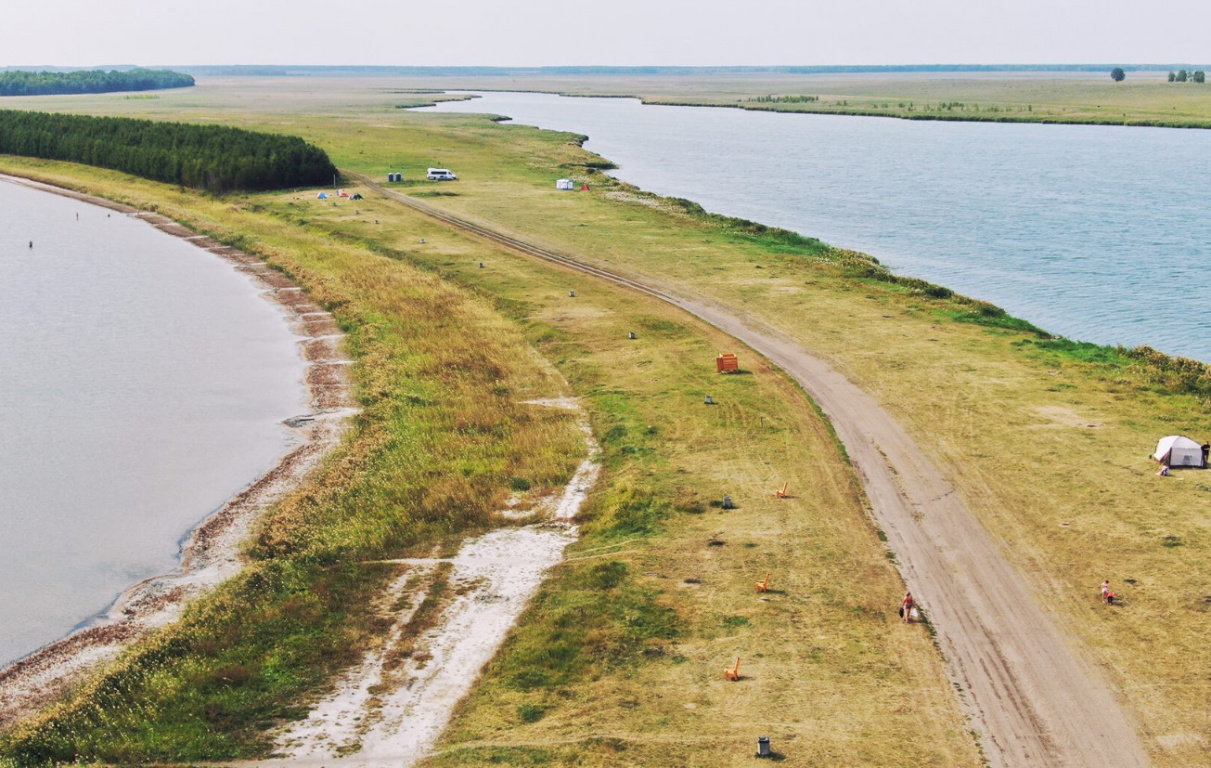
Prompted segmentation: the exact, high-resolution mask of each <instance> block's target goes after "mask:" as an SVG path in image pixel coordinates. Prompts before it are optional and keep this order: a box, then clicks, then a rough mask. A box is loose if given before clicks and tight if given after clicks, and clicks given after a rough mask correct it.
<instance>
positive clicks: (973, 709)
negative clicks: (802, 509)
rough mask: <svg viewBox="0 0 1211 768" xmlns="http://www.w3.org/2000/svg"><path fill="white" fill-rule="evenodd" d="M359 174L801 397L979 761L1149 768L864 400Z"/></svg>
mask: <svg viewBox="0 0 1211 768" xmlns="http://www.w3.org/2000/svg"><path fill="white" fill-rule="evenodd" d="M363 180H364V181H365V182H366V183H367V185H369V186H371V187H372V188H374V189H376V190H378V191H379V192H381V193H383V194H384V195H386V196H388V197H390V198H392V199H394V200H398V201H400V202H402V203H404V204H406V205H408V206H410V207H412V208H414V209H416V210H419V211H422V212H424V213H426V214H428V215H429V216H432V217H434V218H436V219H438V220H440V221H443V222H445V223H446V224H448V225H450V226H452V227H455V228H457V229H459V230H462V231H465V232H470V233H473V234H475V235H478V236H480V237H483V238H486V239H488V240H491V241H493V242H496V243H498V244H501V245H504V246H507V247H509V248H512V249H514V250H518V251H521V252H523V253H526V254H529V255H531V256H536V257H538V258H542V259H546V260H548V261H553V262H556V263H559V264H562V265H564V266H567V267H570V268H572V269H576V270H579V271H582V272H587V273H589V274H592V275H595V276H597V277H600V278H604V279H606V280H610V281H611V282H614V283H617V284H620V285H624V286H627V287H630V288H633V289H635V290H638V291H641V292H643V293H646V294H648V295H651V296H655V297H657V298H659V299H662V300H664V301H667V302H669V303H671V304H673V305H675V306H678V307H680V308H682V309H684V310H685V311H687V312H689V313H691V314H693V315H695V316H696V317H698V318H700V319H702V320H704V321H706V322H707V323H710V324H711V325H713V326H715V327H716V328H718V329H719V330H721V331H723V332H724V333H727V334H729V335H731V336H733V337H734V338H736V339H738V340H739V341H741V342H743V343H744V344H747V345H748V346H749V347H751V348H752V349H753V350H755V351H757V352H759V353H760V354H762V355H763V356H765V357H766V358H768V359H769V360H770V361H771V362H773V363H774V364H775V365H777V366H779V367H780V368H782V369H783V370H784V371H786V372H787V373H788V374H789V375H790V376H792V377H793V378H794V379H795V380H796V381H798V382H799V383H800V385H802V386H803V388H804V389H805V390H806V391H807V392H808V393H810V394H811V396H812V397H813V398H814V399H815V401H816V402H817V403H818V404H819V406H820V408H821V409H822V410H823V411H824V413H825V414H826V415H827V416H828V418H829V419H830V420H831V421H832V424H833V426H834V428H835V429H836V432H837V435H838V437H839V438H840V439H841V441H842V443H844V445H845V448H846V450H847V451H848V453H849V456H850V458H851V459H852V461H853V464H854V467H855V468H856V470H857V472H858V475H859V477H860V479H861V482H862V484H863V487H864V488H865V490H866V494H867V497H868V498H869V500H870V504H871V508H872V510H873V514H874V517H875V520H876V521H877V523H878V524H879V526H880V527H882V528H883V530H884V531H885V532H886V533H887V536H888V542H889V545H890V546H891V548H892V549H893V550H894V551H895V553H896V556H897V558H898V562H899V567H900V572H901V573H902V575H903V577H904V580H905V582H906V583H907V584H908V587H909V589H911V590H912V591H913V593H914V594H916V595H920V596H921V597H922V605H923V607H924V608H925V609H926V611H927V612H928V615H929V617H930V620H931V622H932V623H933V626H934V627H935V629H936V630H937V637H938V641H939V643H940V645H941V648H942V652H943V653H944V654H945V657H946V661H947V665H948V669H949V673H950V675H951V676H952V678H953V680H954V682H955V683H956V684H957V685H958V686H959V687H960V688H961V690H962V692H963V695H961V696H960V701H961V703H962V705H963V706H964V707H965V708H966V709H967V711H968V712H969V714H970V716H971V718H972V723H973V726H974V727H975V728H976V729H977V730H978V731H979V732H980V737H981V744H982V745H983V748H984V751H985V754H986V756H987V758H988V760H989V762H990V763H991V764H992V765H993V766H1012V767H1014V768H1020V767H1022V766H1032V767H1033V766H1091V767H1093V766H1096V767H1097V768H1110V767H1112V766H1146V765H1148V764H1149V760H1148V756H1147V754H1146V752H1145V751H1144V749H1143V746H1142V744H1141V743H1140V740H1139V738H1138V736H1137V734H1136V732H1135V729H1134V727H1133V726H1132V724H1131V722H1130V720H1129V718H1128V717H1127V716H1126V714H1125V712H1124V711H1123V709H1122V707H1121V705H1120V704H1119V702H1118V700H1117V698H1116V696H1115V694H1114V692H1113V691H1112V690H1111V688H1110V686H1109V685H1108V684H1107V683H1106V681H1105V680H1104V679H1102V677H1101V675H1100V674H1099V673H1098V672H1097V670H1096V669H1094V668H1093V667H1092V665H1091V664H1090V663H1089V662H1088V661H1087V660H1086V658H1085V656H1084V655H1083V653H1082V651H1081V649H1080V647H1079V643H1078V642H1077V641H1076V639H1075V638H1072V637H1068V636H1065V635H1064V634H1063V633H1061V631H1060V630H1059V628H1058V627H1057V626H1056V624H1055V622H1053V621H1052V619H1051V618H1050V616H1049V615H1048V614H1047V612H1046V611H1044V609H1043V607H1042V606H1041V605H1040V604H1039V602H1038V600H1037V598H1036V596H1035V595H1034V594H1033V593H1032V591H1031V590H1030V589H1029V588H1028V586H1027V581H1026V579H1025V578H1023V576H1022V575H1021V574H1020V573H1018V572H1017V571H1016V569H1015V568H1014V567H1013V566H1011V565H1010V564H1009V562H1008V561H1006V560H1005V558H1004V557H1003V556H1002V554H1001V552H1000V551H999V550H998V549H997V546H996V545H995V543H994V542H993V541H992V539H991V537H990V536H989V535H988V533H987V532H986V531H985V530H984V528H983V527H982V526H981V524H980V523H979V522H978V521H977V520H976V519H975V517H974V516H973V515H972V514H971V512H970V511H969V510H968V509H967V507H966V505H965V504H964V501H963V499H962V498H961V497H960V496H959V494H957V493H956V492H955V489H954V488H953V487H952V486H951V485H950V484H949V483H948V482H947V480H946V477H945V476H944V474H943V473H942V472H941V471H940V470H939V469H938V467H937V466H936V465H935V464H934V463H933V462H932V461H931V460H930V459H929V457H928V456H926V455H925V453H924V452H922V451H921V449H920V448H919V447H918V446H917V445H916V444H915V443H914V441H913V440H912V439H911V438H910V437H909V436H908V434H907V433H906V432H905V431H904V430H903V429H902V428H901V427H900V425H899V424H898V423H897V422H896V421H895V420H894V419H893V418H892V417H891V416H890V414H888V413H887V412H886V411H885V410H884V409H883V408H882V407H881V406H880V405H879V403H878V402H877V401H876V400H875V399H874V398H873V397H871V396H870V395H868V394H867V393H866V392H864V391H862V390H861V389H859V388H858V387H857V386H856V385H854V384H853V383H852V382H850V381H849V380H848V379H846V378H845V377H844V376H842V375H841V374H839V373H838V372H837V371H836V370H834V369H833V368H832V367H831V366H830V365H829V364H828V363H826V362H824V361H823V360H821V359H819V358H817V357H815V356H814V355H812V354H811V353H810V352H808V350H806V349H804V348H803V347H802V346H801V345H800V344H798V343H797V342H795V341H794V340H793V339H790V338H787V337H785V336H784V335H782V334H779V333H777V332H775V331H773V330H770V329H768V328H762V327H759V326H758V325H757V324H756V323H755V322H753V321H751V320H748V319H742V318H741V317H740V316H739V315H738V314H736V313H735V312H734V311H732V310H730V309H729V308H727V307H723V306H718V305H715V304H713V303H710V302H707V301H704V300H701V299H697V298H690V297H684V296H677V295H673V294H672V293H671V292H667V291H666V290H662V289H658V288H655V287H652V286H650V285H648V284H645V282H642V281H640V280H637V279H635V278H630V277H625V276H622V275H616V274H613V273H611V272H608V271H606V270H602V269H600V268H597V267H593V266H589V265H587V264H581V263H579V262H577V261H576V260H575V259H574V258H572V257H570V256H567V255H564V254H560V253H555V252H553V251H550V250H547V249H543V248H540V247H537V246H534V245H532V244H530V243H527V242H524V241H522V240H519V239H517V238H515V237H511V236H509V235H505V234H502V233H499V232H496V231H494V230H493V229H491V228H490V227H488V226H485V225H484V224H482V223H477V222H472V221H467V220H466V219H463V218H459V217H456V216H452V215H451V214H449V213H446V212H445V211H442V210H441V209H438V208H435V207H433V206H430V205H427V204H424V203H421V202H419V201H417V200H414V199H411V198H408V197H407V196H405V195H402V194H399V193H396V192H392V191H390V190H386V189H384V188H383V187H381V186H380V185H378V184H375V183H373V182H372V181H370V180H369V179H363ZM890 609H891V606H889V610H890Z"/></svg>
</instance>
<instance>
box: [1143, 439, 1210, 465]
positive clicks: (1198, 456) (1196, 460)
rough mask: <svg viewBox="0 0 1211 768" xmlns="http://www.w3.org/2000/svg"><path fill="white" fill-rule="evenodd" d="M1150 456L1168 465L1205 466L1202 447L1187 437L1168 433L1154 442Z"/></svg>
mask: <svg viewBox="0 0 1211 768" xmlns="http://www.w3.org/2000/svg"><path fill="white" fill-rule="evenodd" d="M1152 458H1154V459H1156V460H1157V461H1159V462H1160V463H1162V464H1167V465H1169V466H1170V467H1206V464H1205V463H1204V462H1203V447H1202V446H1201V445H1199V444H1198V443H1196V442H1194V441H1193V440H1191V439H1190V438H1188V437H1182V436H1181V435H1169V436H1168V437H1162V438H1161V439H1160V442H1158V443H1157V444H1156V453H1154V454H1152Z"/></svg>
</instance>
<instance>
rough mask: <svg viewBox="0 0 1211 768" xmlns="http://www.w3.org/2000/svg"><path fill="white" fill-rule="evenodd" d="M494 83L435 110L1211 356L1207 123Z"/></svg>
mask: <svg viewBox="0 0 1211 768" xmlns="http://www.w3.org/2000/svg"><path fill="white" fill-rule="evenodd" d="M482 96H483V98H480V99H475V100H472V101H469V102H447V103H445V104H442V105H441V106H439V107H436V108H435V109H437V110H440V111H443V112H489V113H495V114H501V115H507V116H509V117H512V118H513V119H514V120H516V121H518V122H521V123H525V124H528V125H537V126H539V127H541V128H551V129H555V130H563V131H573V132H576V133H582V134H587V135H588V136H589V142H588V143H587V144H586V147H587V148H588V149H591V150H592V151H594V152H597V153H598V154H601V155H603V156H604V157H606V158H608V159H609V160H611V161H613V162H615V163H617V164H618V165H619V166H620V169H619V170H617V171H613V172H612V174H613V175H615V176H617V177H618V178H620V179H622V180H625V181H628V182H630V183H632V184H635V185H637V186H639V187H641V188H643V189H647V190H649V191H652V192H657V193H659V194H662V195H670V196H676V197H685V198H689V199H691V200H695V201H697V202H699V203H701V204H702V205H703V206H704V207H705V208H706V209H707V210H709V211H713V212H717V213H724V214H727V215H731V216H739V217H742V218H746V219H752V220H754V221H759V222H761V223H763V224H770V225H775V226H780V227H785V228H787V229H793V230H795V231H797V232H801V233H803V234H806V235H811V236H813V237H818V238H820V239H822V240H824V241H826V242H828V243H831V244H833V245H836V246H840V247H845V248H853V249H856V250H861V251H865V252H867V253H870V254H871V255H873V256H875V257H877V258H878V259H879V260H880V261H882V262H883V263H884V264H886V265H888V266H889V267H891V268H892V269H893V270H895V271H896V272H897V273H899V274H907V275H914V276H917V277H922V278H925V279H926V280H929V281H931V282H935V283H939V284H941V285H945V286H947V287H949V288H952V289H954V290H956V291H958V292H960V293H963V294H966V295H968V296H972V297H975V298H980V299H984V300H986V301H991V302H993V303H994V304H998V305H1000V306H1002V307H1004V308H1005V309H1006V310H1008V311H1009V312H1010V313H1012V314H1014V315H1017V316H1018V317H1022V318H1025V319H1027V320H1030V321H1031V322H1033V323H1035V324H1036V325H1038V326H1040V327H1042V328H1045V329H1047V330H1048V331H1051V332H1052V333H1058V334H1062V335H1064V336H1068V337H1070V338H1073V339H1079V340H1082V341H1093V342H1098V343H1102V344H1124V345H1127V346H1135V345H1139V344H1148V345H1151V346H1154V347H1157V348H1158V349H1161V350H1164V351H1166V352H1169V353H1171V354H1178V355H1184V356H1187V357H1194V358H1197V359H1200V360H1204V361H1211V196H1209V195H1208V192H1209V191H1211V131H1202V130H1179V129H1165V128H1125V127H1117V126H1065V125H1025V124H1022V125H1014V124H995V123H949V122H924V121H908V120H892V119H887V118H873V117H871V118H868V117H848V116H847V117H839V116H827V115H790V114H773V113H765V112H745V111H741V110H736V109H710V108H700V107H660V106H643V105H641V104H640V103H639V102H638V101H636V100H634V99H587V98H564V97H560V96H551V95H547V94H521V93H487V94H482ZM454 170H455V172H458V169H454ZM551 181H552V185H554V179H552V180H551Z"/></svg>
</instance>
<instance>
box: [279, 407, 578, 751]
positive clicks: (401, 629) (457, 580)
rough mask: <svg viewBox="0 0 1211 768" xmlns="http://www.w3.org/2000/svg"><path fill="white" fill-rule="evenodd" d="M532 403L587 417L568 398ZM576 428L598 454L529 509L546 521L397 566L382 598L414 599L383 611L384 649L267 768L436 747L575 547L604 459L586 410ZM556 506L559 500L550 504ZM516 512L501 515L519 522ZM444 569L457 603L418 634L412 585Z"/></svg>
mask: <svg viewBox="0 0 1211 768" xmlns="http://www.w3.org/2000/svg"><path fill="white" fill-rule="evenodd" d="M529 404H531V405H536V406H544V407H551V408H562V409H565V410H575V411H579V410H580V406H579V405H578V404H577V403H576V402H575V401H573V400H570V399H566V398H561V399H553V400H534V401H530V402H529ZM578 426H579V427H580V430H581V433H582V434H583V435H584V440H585V445H586V447H587V449H588V456H587V457H586V458H585V459H584V461H582V462H581V464H580V466H579V467H578V468H577V470H576V473H575V474H574V475H573V476H572V479H571V480H569V481H568V484H567V486H566V487H565V488H564V491H563V493H562V494H561V495H560V496H559V497H558V499H549V500H538V501H539V502H540V503H538V504H537V505H536V506H535V507H534V508H533V509H532V510H530V512H531V513H532V514H530V515H527V517H537V518H540V519H541V522H538V523H535V524H532V525H526V526H523V527H520V528H502V529H499V530H495V531H490V532H488V533H485V534H484V535H482V536H478V537H475V538H473V539H470V540H468V541H466V542H464V543H463V545H462V546H461V547H460V548H459V551H458V553H457V554H456V555H455V556H454V557H452V558H446V559H432V558H416V559H407V560H391V561H388V562H390V563H393V564H396V565H399V566H401V567H403V568H405V569H406V570H404V572H403V573H402V574H401V575H400V576H399V577H398V578H397V579H396V580H395V582H394V583H393V584H392V585H391V587H390V588H389V589H388V590H387V592H386V594H385V595H384V596H383V597H382V599H381V601H380V604H381V606H392V605H395V604H397V603H398V602H400V600H401V598H404V599H405V603H404V605H403V607H402V608H397V609H396V611H395V615H394V616H391V609H390V608H389V607H387V608H386V609H385V610H383V613H384V614H385V615H386V616H389V617H390V618H391V622H392V628H391V630H390V632H389V633H388V634H387V640H386V643H385V644H384V646H383V647H382V648H381V649H378V650H375V651H372V652H370V653H368V654H366V656H365V658H363V660H362V663H361V664H359V665H358V666H357V667H355V668H353V669H351V670H349V671H348V672H347V673H346V674H345V675H344V676H343V677H342V678H341V679H340V680H338V681H337V683H336V686H335V690H333V691H332V692H331V694H329V695H328V696H326V697H325V698H324V699H323V700H322V701H320V702H319V703H318V704H317V705H316V706H315V707H314V708H313V709H312V710H311V712H310V713H309V714H308V717H307V718H306V719H305V720H300V721H298V722H296V723H293V724H291V725H290V726H289V727H287V728H286V729H285V730H283V731H282V732H281V733H280V734H279V735H278V738H277V748H276V750H275V755H274V757H275V758H276V759H275V760H270V761H266V762H264V763H263V764H262V765H263V766H275V765H281V764H284V763H288V764H290V765H315V766H344V767H345V768H379V767H380V766H382V767H384V768H386V767H387V766H390V768H406V767H407V766H410V765H412V764H414V763H415V762H416V761H418V760H420V759H421V758H423V757H425V756H426V755H428V754H430V753H431V752H432V751H433V749H434V747H435V745H436V743H437V739H438V737H440V736H441V733H442V731H444V730H445V729H446V725H447V724H448V723H449V721H450V717H451V715H452V713H453V712H454V708H455V706H457V704H458V702H459V701H461V700H462V699H463V698H464V697H465V696H466V695H467V694H468V693H469V692H470V691H471V688H472V686H473V685H474V684H475V681H476V679H477V678H478V677H479V673H480V670H481V669H483V667H484V666H485V665H486V664H487V663H488V662H489V661H491V660H492V657H493V656H495V655H496V652H497V651H498V650H499V649H500V646H501V644H502V643H503V642H504V640H505V637H506V636H507V635H508V633H509V630H510V629H512V627H513V624H514V623H515V622H516V621H517V617H518V616H520V615H521V613H522V611H524V610H525V607H526V605H527V604H528V603H529V602H530V598H532V597H533V596H534V594H535V593H536V592H537V591H538V588H539V586H541V584H542V582H543V580H544V579H545V578H546V574H547V571H548V570H550V568H551V567H552V566H554V565H555V564H557V563H558V562H559V561H560V560H561V559H563V551H564V549H566V548H567V547H568V545H569V544H571V543H572V542H574V541H575V540H576V531H577V528H576V526H575V525H573V524H572V519H573V518H574V517H575V516H576V513H577V512H578V511H579V509H580V506H581V504H582V503H583V502H584V500H585V498H586V497H587V496H588V493H589V491H590V490H591V489H592V487H593V485H594V483H595V482H596V478H597V475H598V470H599V465H598V464H597V455H598V454H599V453H600V451H599V449H598V447H597V443H596V441H595V440H594V439H593V433H592V430H591V429H590V427H589V422H588V418H587V417H585V416H583V415H582V416H581V417H580V418H579V420H578ZM546 501H549V502H551V503H542V502H546ZM516 512H517V510H513V511H512V514H508V515H503V516H504V517H506V518H509V517H516V516H517V515H516ZM443 565H444V566H445V567H448V568H449V590H448V591H450V592H452V593H453V594H454V595H455V596H454V598H453V599H452V600H450V602H449V603H448V604H446V605H443V606H442V607H441V608H440V609H439V610H440V613H439V615H438V617H437V621H436V622H435V623H434V625H433V627H432V628H431V629H428V630H426V631H424V632H423V633H422V634H421V635H420V636H419V637H416V638H411V637H409V636H408V635H409V622H411V621H412V619H413V617H414V616H415V615H416V613H417V611H418V609H419V607H420V606H421V604H422V602H423V601H424V600H425V596H426V593H427V590H428V589H429V586H422V587H420V589H419V590H417V589H416V588H415V587H414V586H413V585H414V584H423V583H424V582H425V581H429V582H430V585H431V584H432V581H433V579H432V574H433V573H434V572H435V571H436V570H437V569H438V568H440V567H442V566H443ZM409 587H412V589H411V590H409ZM409 591H412V592H413V594H410V595H409V594H407V592H409ZM380 610H382V609H381V608H380ZM409 642H411V643H414V646H413V647H412V648H411V649H410V650H409V652H408V653H407V654H399V653H398V652H397V649H398V648H399V647H400V646H401V645H403V644H404V643H409ZM401 655H403V656H404V658H402V660H401V659H400V658H399V656H401Z"/></svg>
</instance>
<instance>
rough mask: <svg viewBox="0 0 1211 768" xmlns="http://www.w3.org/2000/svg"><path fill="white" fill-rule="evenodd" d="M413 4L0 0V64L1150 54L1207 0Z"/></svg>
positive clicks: (1171, 53) (1135, 57)
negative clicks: (2, 10)
mask: <svg viewBox="0 0 1211 768" xmlns="http://www.w3.org/2000/svg"><path fill="white" fill-rule="evenodd" d="M412 5H413V4H406V3H405V4H403V5H401V4H400V3H398V2H391V1H389V0H361V1H360V2H356V3H354V2H349V3H342V4H337V3H336V2H333V1H331V0H330V1H329V2H320V0H292V2H289V3H287V2H285V0H210V1H209V2H203V3H197V4H190V5H182V6H179V7H174V8H173V9H172V12H171V14H168V13H165V11H164V7H163V4H162V3H153V2H151V0H111V2H109V3H104V4H101V3H92V2H85V1H84V0H44V1H43V2H41V3H37V4H34V3H26V4H22V5H20V6H18V7H15V8H13V9H11V10H10V11H9V14H8V17H7V19H6V24H5V25H4V27H3V29H0V67H24V68H30V67H43V66H45V67H93V66H122V65H120V64H116V63H115V64H98V63H97V62H127V63H128V64H136V63H137V64H140V65H143V66H183V67H184V66H217V65H229V66H236V65H246V66H265V65H276V66H324V65H330V66H444V67H449V66H499V67H527V68H528V67H541V66H569V65H582V66H708V67H709V66H820V65H828V66H863V65H874V66H880V65H882V66H909V65H928V64H944V65H1008V66H1013V65H1031V64H1033V65H1048V64H1101V63H1106V64H1111V65H1114V64H1118V65H1130V66H1135V65H1153V66H1156V65H1164V64H1166V63H1168V62H1195V61H1198V60H1200V59H1205V58H1206V56H1207V53H1206V51H1207V48H1206V44H1205V40H1204V38H1205V34H1204V32H1203V30H1204V29H1205V28H1206V26H1207V25H1208V22H1211V4H1208V3H1206V2H1204V0H1156V2H1154V3H1151V4H1149V5H1147V6H1146V7H1145V6H1144V4H1141V3H1137V2H1134V0H1068V2H1065V3H1063V4H1062V5H1057V4H1055V3H1052V2H1047V1H1045V0H1019V2H1017V3H1012V4H1004V5H1003V6H1000V7H984V6H980V7H975V4H972V3H970V2H968V1H967V0H918V2H916V3H913V4H911V5H909V4H907V3H891V2H888V1H887V0H852V1H851V2H849V3H846V4H836V3H827V4H826V3H814V2H810V0H807V1H806V2H805V1H804V0H799V1H797V2H796V1H793V0H751V1H750V2H749V3H748V4H747V5H746V6H745V7H744V8H743V10H742V11H738V10H737V6H736V5H735V4H734V3H729V2H724V0H694V1H693V2H690V0H664V2H652V0H614V1H613V2H610V3H604V2H588V3H581V4H578V5H570V4H568V3H559V2H555V0H526V1H525V2H522V3H514V4H500V3H491V2H487V0H464V2H462V3H458V4H456V5H449V4H447V5H438V4H425V5H416V6H415V7H412ZM586 61H592V62H597V63H596V64H593V65H585V64H581V63H582V62H586ZM166 62H177V63H176V64H166ZM300 62H306V64H301V63H300Z"/></svg>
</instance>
